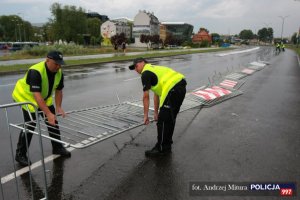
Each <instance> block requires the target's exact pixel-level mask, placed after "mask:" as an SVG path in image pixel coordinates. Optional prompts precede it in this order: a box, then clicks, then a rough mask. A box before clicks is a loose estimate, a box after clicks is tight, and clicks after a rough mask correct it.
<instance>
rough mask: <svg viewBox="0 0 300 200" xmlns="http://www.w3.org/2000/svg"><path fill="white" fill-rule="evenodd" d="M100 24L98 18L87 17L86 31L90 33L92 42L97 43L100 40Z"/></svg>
mask: <svg viewBox="0 0 300 200" xmlns="http://www.w3.org/2000/svg"><path fill="white" fill-rule="evenodd" d="M100 25H101V20H100V19H98V18H88V19H87V33H88V34H90V35H91V40H92V41H93V42H92V43H93V44H96V43H97V44H99V42H98V41H100V36H101V35H100Z"/></svg>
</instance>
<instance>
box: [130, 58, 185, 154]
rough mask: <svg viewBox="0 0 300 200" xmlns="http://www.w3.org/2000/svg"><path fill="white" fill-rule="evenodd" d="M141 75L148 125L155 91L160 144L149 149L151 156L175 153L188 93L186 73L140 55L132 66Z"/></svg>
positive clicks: (155, 111)
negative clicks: (176, 130) (176, 132)
mask: <svg viewBox="0 0 300 200" xmlns="http://www.w3.org/2000/svg"><path fill="white" fill-rule="evenodd" d="M129 69H130V70H135V71H136V72H137V73H139V74H141V79H142V84H143V105H144V124H145V125H147V124H149V117H148V113H149V104H150V99H149V90H152V91H153V92H154V99H153V101H154V120H155V121H157V143H156V144H155V146H154V147H153V148H152V149H151V150H147V151H145V155H146V156H148V157H154V156H162V155H167V154H169V153H171V150H172V144H173V140H172V137H173V132H174V128H175V123H176V117H177V114H178V112H179V110H180V107H181V105H182V102H183V100H184V97H185V94H186V85H187V83H186V80H185V77H184V75H183V74H181V73H179V72H176V71H174V70H173V69H171V68H168V67H164V66H156V65H151V64H150V63H148V62H147V61H146V60H145V59H144V58H136V59H134V61H133V64H132V65H130V66H129Z"/></svg>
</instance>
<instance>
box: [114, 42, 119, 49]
mask: <svg viewBox="0 0 300 200" xmlns="http://www.w3.org/2000/svg"><path fill="white" fill-rule="evenodd" d="M114 49H115V51H118V43H117V42H115V43H114Z"/></svg>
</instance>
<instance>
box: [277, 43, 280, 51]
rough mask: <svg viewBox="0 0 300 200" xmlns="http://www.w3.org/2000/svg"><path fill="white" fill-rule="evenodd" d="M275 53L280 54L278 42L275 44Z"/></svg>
mask: <svg viewBox="0 0 300 200" xmlns="http://www.w3.org/2000/svg"><path fill="white" fill-rule="evenodd" d="M276 52H280V44H279V43H278V42H277V43H276Z"/></svg>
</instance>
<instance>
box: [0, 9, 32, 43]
mask: <svg viewBox="0 0 300 200" xmlns="http://www.w3.org/2000/svg"><path fill="white" fill-rule="evenodd" d="M0 25H1V30H2V37H1V38H2V40H5V41H25V39H26V40H28V38H32V36H33V31H32V25H31V24H30V23H29V22H27V21H24V20H23V19H22V18H21V17H19V16H18V15H7V16H6V15H3V16H0Z"/></svg>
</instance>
